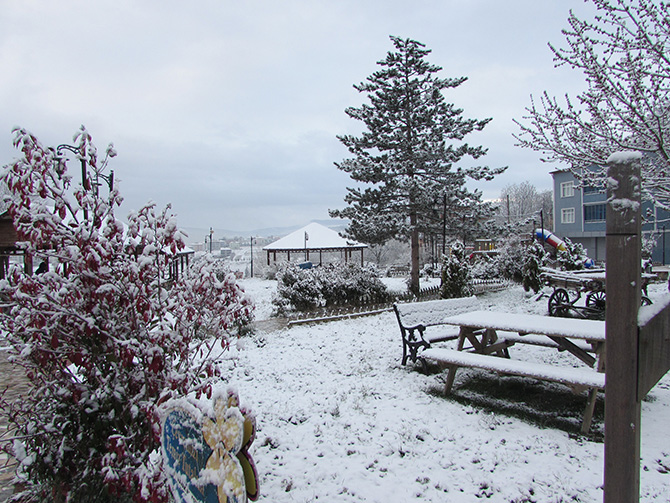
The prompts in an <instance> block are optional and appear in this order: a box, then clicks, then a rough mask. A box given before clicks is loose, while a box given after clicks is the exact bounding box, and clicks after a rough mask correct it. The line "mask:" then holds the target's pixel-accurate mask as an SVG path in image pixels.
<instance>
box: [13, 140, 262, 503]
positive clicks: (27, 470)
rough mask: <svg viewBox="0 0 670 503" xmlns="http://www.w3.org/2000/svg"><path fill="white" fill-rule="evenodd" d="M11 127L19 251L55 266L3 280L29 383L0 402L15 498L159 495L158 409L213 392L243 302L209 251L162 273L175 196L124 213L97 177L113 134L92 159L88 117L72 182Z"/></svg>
mask: <svg viewBox="0 0 670 503" xmlns="http://www.w3.org/2000/svg"><path fill="white" fill-rule="evenodd" d="M15 134H16V137H15V141H14V145H15V147H16V148H17V149H19V150H20V152H21V156H20V158H19V159H18V160H16V161H14V162H12V163H11V164H9V165H8V166H6V167H5V168H4V171H3V173H2V175H1V177H0V179H1V180H2V183H3V184H6V186H7V188H8V192H9V194H10V195H9V196H8V197H7V198H6V204H7V205H8V212H9V215H10V216H11V217H12V218H13V221H14V225H15V227H16V230H17V232H18V235H19V240H20V243H19V244H20V246H21V247H22V248H23V250H24V251H25V253H26V254H29V255H31V256H32V257H34V258H35V260H36V261H39V262H45V263H48V264H49V266H48V270H47V271H46V272H44V273H42V274H36V275H28V274H25V273H24V272H23V270H22V269H20V268H18V267H15V268H12V269H10V271H9V273H8V274H7V276H6V278H5V279H4V280H2V281H0V298H1V299H2V308H3V309H2V315H1V316H0V325H1V327H2V330H3V332H4V333H5V340H6V342H7V344H8V345H9V348H10V354H11V357H12V359H13V360H14V361H15V362H17V363H18V364H19V365H21V366H22V367H23V368H24V369H25V371H26V374H27V376H28V379H29V382H30V386H31V391H30V394H29V395H28V396H24V397H22V399H21V400H18V401H15V402H13V403H7V402H6V401H5V403H2V404H1V405H2V408H3V410H4V411H5V413H6V414H7V416H8V420H9V422H10V425H11V427H12V428H13V429H14V430H15V435H14V439H13V442H11V443H4V444H3V448H4V449H5V450H7V451H8V452H11V454H12V455H14V456H16V457H17V459H18V460H19V461H20V466H19V470H18V472H17V473H18V476H19V477H20V478H21V479H23V482H24V484H23V487H24V491H23V494H21V495H20V497H21V498H23V499H21V501H57V502H58V501H97V502H99V501H152V502H154V501H167V500H168V494H167V489H166V487H167V485H166V484H165V475H164V471H163V469H162V461H161V458H160V455H159V439H160V425H159V418H158V415H157V408H158V407H159V405H160V404H161V403H163V402H164V401H165V400H167V399H170V398H175V397H179V396H185V395H187V394H194V395H196V396H198V397H199V396H201V395H203V394H205V395H210V394H211V391H212V384H213V382H214V381H215V380H216V379H220V371H219V369H218V367H217V365H216V358H217V357H218V356H219V355H220V353H221V351H222V350H225V349H226V348H227V347H228V344H229V337H230V336H231V334H234V333H235V329H236V328H237V327H239V325H240V324H242V323H245V322H247V321H249V320H250V319H251V315H252V313H251V305H250V303H249V302H248V301H247V300H246V299H245V298H244V294H243V291H242V290H241V289H240V287H239V286H238V285H237V284H236V283H235V279H234V277H233V276H232V275H224V277H221V276H220V275H217V274H216V271H214V269H213V267H212V265H211V264H209V263H207V262H206V261H202V262H199V263H197V264H196V265H195V266H194V268H193V269H192V270H191V271H189V274H187V275H185V277H183V278H181V279H180V280H179V281H178V282H171V281H169V277H168V271H169V261H170V260H171V257H173V256H174V254H176V253H177V252H178V251H179V250H180V249H182V248H183V247H184V242H183V234H182V233H181V232H180V231H179V230H178V228H177V225H176V221H175V218H174V217H173V216H172V215H171V214H170V210H169V207H168V208H166V209H164V210H162V211H158V210H157V209H156V207H155V205H153V204H148V205H146V206H144V207H143V208H141V209H140V210H138V211H136V212H133V213H131V214H130V215H129V216H128V219H127V225H124V224H122V222H121V221H119V220H118V219H117V218H116V217H115V214H114V211H115V209H116V208H118V206H119V204H120V203H121V201H122V198H121V196H120V194H119V192H118V190H117V188H116V187H115V186H111V185H112V184H110V190H109V191H101V190H100V187H99V185H97V184H95V183H92V182H94V181H97V180H99V178H100V177H101V175H102V174H103V172H104V170H106V168H107V164H108V162H109V159H110V158H111V157H113V155H115V152H114V151H113V148H112V147H111V146H110V148H109V149H108V150H107V152H106V154H105V156H104V158H103V159H99V158H98V154H97V149H96V148H95V146H94V144H93V143H92V141H91V137H90V135H89V133H88V132H87V131H86V130H85V129H84V128H83V127H82V129H81V130H80V131H79V132H78V134H77V135H76V136H75V138H74V141H75V144H76V151H77V156H78V158H79V160H80V161H83V164H84V165H85V166H86V169H87V172H88V173H89V174H90V177H88V178H87V179H86V180H83V181H82V183H75V182H74V181H73V177H72V176H71V175H70V174H68V172H67V166H66V165H65V164H64V163H62V162H61V161H60V159H59V158H58V156H57V155H56V152H55V151H54V150H53V149H48V148H44V147H43V146H41V145H40V143H39V142H38V140H37V139H36V138H35V137H34V136H32V135H31V134H30V133H28V132H27V131H25V130H22V129H19V130H16V131H15ZM102 178H103V179H104V176H103V177H102ZM102 192H106V195H103V194H102Z"/></svg>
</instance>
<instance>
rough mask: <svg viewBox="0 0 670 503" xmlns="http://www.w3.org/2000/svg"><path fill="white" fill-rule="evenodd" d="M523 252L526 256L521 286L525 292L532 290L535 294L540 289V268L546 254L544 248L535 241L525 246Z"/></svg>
mask: <svg viewBox="0 0 670 503" xmlns="http://www.w3.org/2000/svg"><path fill="white" fill-rule="evenodd" d="M525 252H526V256H525V259H524V262H523V268H522V271H521V272H522V279H521V284H522V285H523V288H524V290H526V291H527V292H529V291H530V290H531V289H532V290H533V291H534V292H535V293H537V292H539V291H540V290H541V289H542V280H541V279H540V273H541V272H542V270H541V268H542V266H543V265H544V264H545V260H546V256H547V254H546V252H545V250H544V247H543V246H542V245H541V244H540V243H538V242H537V241H533V243H532V244H531V245H530V246H527V247H526V249H525Z"/></svg>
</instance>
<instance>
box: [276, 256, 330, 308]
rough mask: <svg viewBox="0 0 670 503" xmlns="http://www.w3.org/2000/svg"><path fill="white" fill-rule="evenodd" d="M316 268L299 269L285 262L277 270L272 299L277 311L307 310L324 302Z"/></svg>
mask: <svg viewBox="0 0 670 503" xmlns="http://www.w3.org/2000/svg"><path fill="white" fill-rule="evenodd" d="M316 271H317V269H304V270H303V269H300V268H299V267H298V266H297V265H296V264H293V263H290V262H285V263H283V264H281V265H280V266H279V268H278V270H277V295H276V296H275V297H274V299H273V300H272V302H273V304H274V305H275V306H276V308H277V311H278V312H279V313H286V312H288V311H291V310H294V309H295V310H297V311H309V310H310V309H314V308H317V307H319V306H321V305H323V304H324V303H325V301H324V299H323V294H322V292H321V290H322V287H321V280H320V278H319V277H318V275H317V274H316Z"/></svg>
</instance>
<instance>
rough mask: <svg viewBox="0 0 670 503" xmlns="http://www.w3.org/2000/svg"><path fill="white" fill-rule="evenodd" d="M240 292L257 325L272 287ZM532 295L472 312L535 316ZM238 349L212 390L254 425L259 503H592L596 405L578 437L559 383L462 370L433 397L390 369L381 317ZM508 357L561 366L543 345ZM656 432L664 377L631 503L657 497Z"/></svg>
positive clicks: (647, 412)
mask: <svg viewBox="0 0 670 503" xmlns="http://www.w3.org/2000/svg"><path fill="white" fill-rule="evenodd" d="M242 284H243V286H244V287H245V289H246V291H247V293H248V294H249V295H250V296H251V297H252V298H254V299H255V301H256V303H257V305H258V309H257V318H258V319H259V320H263V319H266V318H268V317H269V316H270V313H271V308H270V306H269V303H270V299H271V296H272V293H273V292H274V285H275V283H274V282H270V281H263V280H258V279H254V280H244V281H243V282H242ZM663 291H665V285H660V286H659V287H658V288H652V291H651V292H650V293H651V294H652V298H653V296H654V293H655V292H656V293H657V294H658V293H661V292H663ZM534 299H535V297H534V296H529V295H527V294H525V293H524V292H523V290H522V289H521V288H517V287H514V288H511V289H509V290H507V291H505V292H499V293H495V294H486V295H483V296H480V301H481V302H482V305H481V307H480V308H483V309H490V310H498V311H504V312H520V313H528V312H531V313H540V314H546V309H547V298H546V297H545V298H543V299H542V300H540V301H535V300H534ZM551 322H552V323H559V322H560V320H559V319H551ZM448 344H449V343H447V345H448ZM239 346H240V347H239V348H237V349H235V350H233V351H231V352H230V353H229V354H228V356H227V357H228V358H229V369H230V381H229V382H228V383H222V386H232V387H233V388H235V389H237V390H238V392H239V394H240V398H241V399H242V401H243V403H244V404H245V405H246V406H248V407H249V408H251V409H252V410H253V411H254V413H255V414H256V417H257V427H258V432H257V437H256V440H255V442H254V444H253V446H252V450H251V452H252V455H253V457H254V460H255V462H256V465H257V468H258V472H259V477H260V487H261V497H260V500H259V501H268V502H269V501H272V502H309V501H328V502H330V501H337V502H340V501H343V502H353V501H357V502H358V501H367V502H377V501H378V502H385V503H386V502H403V501H413V500H423V501H432V502H451V501H454V502H468V501H480V500H482V499H488V501H495V502H531V501H537V502H561V501H566V502H567V501H580V502H595V501H598V502H599V501H602V489H601V485H602V481H603V443H602V421H603V416H602V414H603V410H602V409H603V402H602V400H600V401H599V403H598V406H597V410H596V418H595V421H594V426H593V428H592V431H593V433H592V434H591V435H590V436H589V438H585V437H581V436H579V435H578V432H579V425H580V422H581V415H582V412H583V407H584V406H585V405H586V394H583V395H573V394H571V393H570V392H569V391H566V390H567V388H565V387H562V386H560V385H551V384H547V383H540V382H537V381H534V380H532V379H522V378H512V377H507V378H504V379H502V380H501V379H499V378H497V376H496V375H495V374H490V373H486V372H481V371H475V370H472V371H467V370H463V369H462V370H460V371H459V373H458V376H457V380H456V385H455V389H454V395H453V396H450V397H443V396H442V394H441V390H442V383H443V381H442V375H441V374H440V373H439V372H438V371H437V369H430V370H429V373H428V374H423V373H421V372H418V371H417V370H416V369H414V368H412V367H411V366H408V367H402V366H401V365H400V357H401V352H402V351H401V342H400V333H399V330H398V326H397V322H396V320H395V316H394V315H393V313H392V312H386V313H383V314H380V315H376V316H369V317H363V318H357V319H349V320H342V321H334V322H328V323H322V324H314V325H302V326H295V327H293V328H287V329H281V330H274V331H265V332H263V331H258V332H257V333H256V334H255V335H254V336H252V337H249V338H246V339H243V340H242V341H241V344H240V345H239ZM510 351H511V353H512V356H513V357H514V355H515V354H517V355H519V354H521V355H522V356H523V359H527V360H531V361H533V360H535V361H544V362H553V361H559V360H562V361H564V362H567V363H574V362H573V360H574V358H573V357H571V356H570V355H565V354H562V353H558V352H557V351H555V350H551V349H547V348H537V347H527V346H515V347H513V348H511V350H510ZM566 359H567V360H566ZM668 424H670V378H669V377H667V376H666V378H664V379H663V380H662V381H661V382H660V383H659V384H658V385H657V386H656V387H655V388H654V389H653V390H652V391H651V393H650V395H649V396H648V397H647V399H646V400H645V401H644V402H643V407H642V470H641V494H642V497H641V500H642V501H645V502H651V501H654V502H661V501H663V502H667V501H668V500H669V499H670V474H669V472H670V438H668V435H667V433H666V431H667V425H668Z"/></svg>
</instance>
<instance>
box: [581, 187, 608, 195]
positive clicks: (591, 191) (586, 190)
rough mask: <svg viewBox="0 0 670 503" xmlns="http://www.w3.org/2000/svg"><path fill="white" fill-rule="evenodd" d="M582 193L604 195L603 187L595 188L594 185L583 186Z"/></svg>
mask: <svg viewBox="0 0 670 503" xmlns="http://www.w3.org/2000/svg"><path fill="white" fill-rule="evenodd" d="M582 190H583V191H584V194H604V193H605V187H602V186H600V187H596V186H594V185H584V188H583V189H582Z"/></svg>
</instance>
